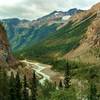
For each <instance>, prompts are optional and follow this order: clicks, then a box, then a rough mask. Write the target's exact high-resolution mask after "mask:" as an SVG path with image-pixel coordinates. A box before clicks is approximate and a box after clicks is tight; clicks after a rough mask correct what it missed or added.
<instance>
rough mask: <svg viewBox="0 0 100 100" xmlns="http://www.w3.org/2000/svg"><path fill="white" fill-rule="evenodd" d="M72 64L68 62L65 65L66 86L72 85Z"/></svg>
mask: <svg viewBox="0 0 100 100" xmlns="http://www.w3.org/2000/svg"><path fill="white" fill-rule="evenodd" d="M70 77H71V75H70V66H69V64H68V62H67V63H66V65H65V74H64V85H65V88H69V87H70Z"/></svg>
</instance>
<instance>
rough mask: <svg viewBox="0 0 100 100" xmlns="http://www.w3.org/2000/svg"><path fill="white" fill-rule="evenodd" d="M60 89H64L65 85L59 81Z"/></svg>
mask: <svg viewBox="0 0 100 100" xmlns="http://www.w3.org/2000/svg"><path fill="white" fill-rule="evenodd" d="M59 88H60V89H61V88H63V84H62V81H61V80H60V81H59Z"/></svg>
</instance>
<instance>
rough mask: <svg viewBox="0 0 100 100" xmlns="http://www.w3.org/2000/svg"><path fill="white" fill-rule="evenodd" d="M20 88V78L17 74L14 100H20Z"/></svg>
mask: <svg viewBox="0 0 100 100" xmlns="http://www.w3.org/2000/svg"><path fill="white" fill-rule="evenodd" d="M21 87H22V84H21V81H20V76H19V73H18V72H17V74H16V79H15V90H16V100H21V96H22V93H21Z"/></svg>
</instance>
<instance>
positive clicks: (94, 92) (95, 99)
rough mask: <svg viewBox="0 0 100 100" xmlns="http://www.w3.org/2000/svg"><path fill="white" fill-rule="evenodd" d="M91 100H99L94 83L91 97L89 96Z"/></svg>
mask: <svg viewBox="0 0 100 100" xmlns="http://www.w3.org/2000/svg"><path fill="white" fill-rule="evenodd" d="M89 100H98V99H97V89H96V85H95V84H94V83H93V82H92V83H91V84H90V96H89Z"/></svg>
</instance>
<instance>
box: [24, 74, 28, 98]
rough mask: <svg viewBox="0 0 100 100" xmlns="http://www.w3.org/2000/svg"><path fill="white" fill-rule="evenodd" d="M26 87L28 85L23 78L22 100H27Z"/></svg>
mask: <svg viewBox="0 0 100 100" xmlns="http://www.w3.org/2000/svg"><path fill="white" fill-rule="evenodd" d="M27 87H28V84H27V80H26V76H24V86H23V100H29V95H28V89H27Z"/></svg>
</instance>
